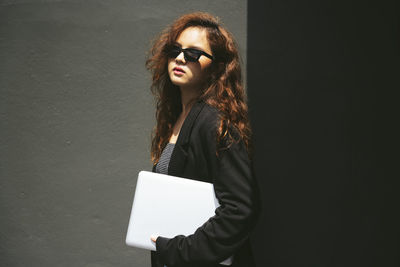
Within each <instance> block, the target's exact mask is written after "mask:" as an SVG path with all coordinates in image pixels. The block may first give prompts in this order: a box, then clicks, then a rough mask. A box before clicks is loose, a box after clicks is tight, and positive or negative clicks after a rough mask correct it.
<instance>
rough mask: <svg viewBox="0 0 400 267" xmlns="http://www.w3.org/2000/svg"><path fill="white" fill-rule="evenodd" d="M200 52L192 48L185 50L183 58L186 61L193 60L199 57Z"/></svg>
mask: <svg viewBox="0 0 400 267" xmlns="http://www.w3.org/2000/svg"><path fill="white" fill-rule="evenodd" d="M199 57H200V54H199V53H197V52H195V51H192V50H186V51H185V58H186V60H187V61H191V62H195V61H197V60H198V59H199Z"/></svg>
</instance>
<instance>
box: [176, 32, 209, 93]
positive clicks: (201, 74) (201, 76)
mask: <svg viewBox="0 0 400 267" xmlns="http://www.w3.org/2000/svg"><path fill="white" fill-rule="evenodd" d="M176 45H177V46H180V47H181V48H182V49H185V48H195V49H198V50H201V51H203V52H206V53H207V54H209V55H212V53H211V48H210V45H209V43H208V40H207V33H206V30H205V29H202V28H199V27H189V28H186V29H185V30H184V31H182V33H181V34H180V35H179V36H178V38H177V40H176ZM211 63H212V59H210V58H208V57H206V56H204V55H201V56H200V58H199V60H198V61H197V62H190V61H187V60H185V58H184V55H183V52H181V53H180V54H179V55H178V56H177V57H176V58H169V59H168V74H169V77H170V79H171V82H172V83H173V84H175V85H177V86H179V87H180V88H181V90H184V89H186V90H200V88H201V86H202V84H203V83H204V81H205V79H206V78H207V77H206V71H207V68H208V67H209V66H210V65H211ZM178 69H181V70H178Z"/></svg>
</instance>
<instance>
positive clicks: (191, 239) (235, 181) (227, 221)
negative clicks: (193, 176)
mask: <svg viewBox="0 0 400 267" xmlns="http://www.w3.org/2000/svg"><path fill="white" fill-rule="evenodd" d="M214 125H215V124H214ZM202 133H203V134H202V139H204V141H205V143H204V144H203V145H204V146H206V147H207V149H205V150H206V151H207V152H206V154H207V155H206V156H207V157H208V159H209V164H210V169H211V173H212V178H213V179H214V190H215V193H216V197H217V198H218V200H219V203H220V206H219V207H218V208H217V209H216V211H215V213H216V214H215V215H214V216H213V217H211V218H210V219H209V220H208V221H207V222H205V223H204V224H203V225H202V226H201V227H199V228H198V229H197V230H196V231H195V233H194V234H192V235H189V236H186V237H185V236H184V235H178V236H175V237H174V238H171V239H170V238H165V237H161V236H160V237H158V238H157V240H156V249H157V251H156V253H157V254H158V256H159V257H160V258H161V259H162V261H163V262H164V263H165V264H167V265H176V264H180V263H195V262H196V263H200V262H201V263H207V262H210V263H219V262H221V261H223V260H225V259H226V258H228V257H229V256H231V255H232V254H234V253H235V252H236V251H237V249H239V248H240V246H241V245H242V244H243V243H244V242H245V241H246V239H247V238H248V236H249V234H250V231H251V230H252V228H253V227H254V225H255V223H256V220H257V218H258V215H259V205H260V201H259V196H258V187H257V183H256V180H255V177H254V175H253V171H252V167H251V162H250V159H249V158H248V155H247V151H246V148H245V145H244V143H243V142H242V141H240V142H239V143H233V144H232V145H231V146H230V147H229V148H228V149H227V150H224V151H223V152H221V153H220V155H219V156H218V157H217V156H216V155H215V147H216V142H215V133H216V128H215V127H211V128H210V127H209V125H208V127H204V130H203V131H202Z"/></svg>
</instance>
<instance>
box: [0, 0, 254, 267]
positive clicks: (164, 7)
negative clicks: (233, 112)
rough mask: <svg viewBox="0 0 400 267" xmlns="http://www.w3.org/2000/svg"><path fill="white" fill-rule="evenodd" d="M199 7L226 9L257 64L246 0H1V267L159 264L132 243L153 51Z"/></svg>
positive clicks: (145, 151)
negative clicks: (167, 30)
mask: <svg viewBox="0 0 400 267" xmlns="http://www.w3.org/2000/svg"><path fill="white" fill-rule="evenodd" d="M190 11H207V12H210V13H212V14H214V15H217V16H219V17H220V18H221V19H222V21H223V22H224V24H225V25H226V26H227V27H228V29H230V30H231V32H232V33H233V34H234V35H235V36H236V39H237V42H238V44H239V49H240V52H241V54H242V57H243V62H244V63H245V62H246V60H245V53H246V27H247V25H246V16H247V1H244V0H229V1H228V0H218V1H215V0H213V1H210V0H205V1H193V0H191V1H175V0H173V1H149V0H140V1H123V0H115V1H111V0H108V1H100V0H97V1H93V0H90V1H73V0H51V1H50V0H46V1H45V0H43V1H40V0H36V1H35V0H24V1H23V0H19V1H11V0H9V1H5V0H3V1H1V2H0V93H1V94H0V95H1V97H0V116H1V117H0V127H1V128H0V129H1V130H0V151H1V154H0V266H87V267H89V266H90V267H94V266H150V253H149V252H148V251H146V250H142V249H136V248H132V247H127V246H126V245H125V235H126V230H127V224H128V220H129V215H130V209H131V204H132V200H133V193H134V188H135V184H136V175H137V173H138V172H139V171H140V170H150V168H151V162H150V150H149V148H150V133H151V130H152V128H153V125H154V101H153V98H152V96H151V94H150V91H149V88H150V75H149V74H148V73H147V71H146V70H145V67H144V62H145V53H146V51H147V50H148V48H149V44H150V40H151V39H152V38H153V37H154V36H155V35H156V34H158V33H159V32H160V31H161V30H162V29H163V28H164V27H165V26H166V25H167V24H169V23H171V22H172V21H173V20H174V19H175V18H176V17H178V16H179V15H180V14H183V13H186V12H190ZM244 69H245V65H244Z"/></svg>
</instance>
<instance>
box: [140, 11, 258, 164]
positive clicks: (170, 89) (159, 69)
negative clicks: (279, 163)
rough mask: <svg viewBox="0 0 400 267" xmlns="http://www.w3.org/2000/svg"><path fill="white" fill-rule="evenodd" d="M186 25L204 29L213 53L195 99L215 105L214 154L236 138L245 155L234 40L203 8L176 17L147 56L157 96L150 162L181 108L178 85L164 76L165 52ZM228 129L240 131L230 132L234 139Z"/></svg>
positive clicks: (244, 113) (246, 128)
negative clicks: (200, 90)
mask: <svg viewBox="0 0 400 267" xmlns="http://www.w3.org/2000/svg"><path fill="white" fill-rule="evenodd" d="M188 27H200V28H203V29H205V30H206V34H207V39H208V42H209V44H210V47H211V51H212V54H213V56H214V59H213V61H212V63H211V65H210V67H209V68H210V69H209V72H208V75H209V77H208V79H206V82H205V86H204V88H203V89H202V92H200V94H199V99H198V100H200V99H201V100H204V102H206V103H207V104H209V105H210V106H213V107H215V108H217V109H218V110H219V113H220V120H219V127H218V132H217V144H218V149H217V151H216V154H217V155H218V151H220V150H222V149H226V148H227V147H229V145H230V144H232V142H238V141H239V139H240V138H241V139H242V140H243V141H244V143H245V145H246V148H247V151H248V153H249V154H250V140H251V128H250V123H249V120H248V109H247V104H246V96H245V92H244V86H243V81H242V72H241V67H240V58H239V53H238V49H237V45H236V42H235V40H234V38H233V35H232V34H231V33H230V32H229V31H228V30H227V29H225V28H224V27H222V26H221V24H220V22H219V18H218V17H214V16H212V15H211V14H209V13H206V12H194V13H189V14H185V15H183V16H181V17H179V18H178V19H177V20H175V21H174V22H173V23H172V24H171V25H170V26H169V27H167V28H166V29H165V30H163V31H162V32H161V33H160V35H159V36H158V37H157V38H156V39H155V40H154V41H153V45H152V48H151V49H150V54H149V55H148V57H147V60H146V68H147V69H148V70H149V71H150V72H151V73H152V85H151V91H152V93H153V94H154V96H155V98H156V107H157V108H156V120H157V124H156V127H155V129H154V131H153V134H152V144H151V160H152V162H153V164H156V163H157V162H158V160H159V158H160V156H161V152H162V150H163V148H164V147H165V146H166V144H167V143H168V141H169V138H170V136H171V134H172V130H173V127H174V124H175V122H176V120H177V119H178V116H179V114H180V113H181V112H182V106H181V94H180V89H179V87H178V86H176V85H174V84H173V83H172V82H171V80H170V78H169V75H168V55H167V52H166V51H168V48H169V47H170V46H171V45H173V43H174V42H175V41H176V40H177V38H178V37H179V35H180V33H182V32H183V30H185V29H186V28H188ZM232 128H233V129H235V130H236V131H237V133H238V135H239V136H236V135H235V137H236V138H235V137H234V136H233V135H232V132H231V131H230V130H229V129H232ZM222 144H224V145H222Z"/></svg>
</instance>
